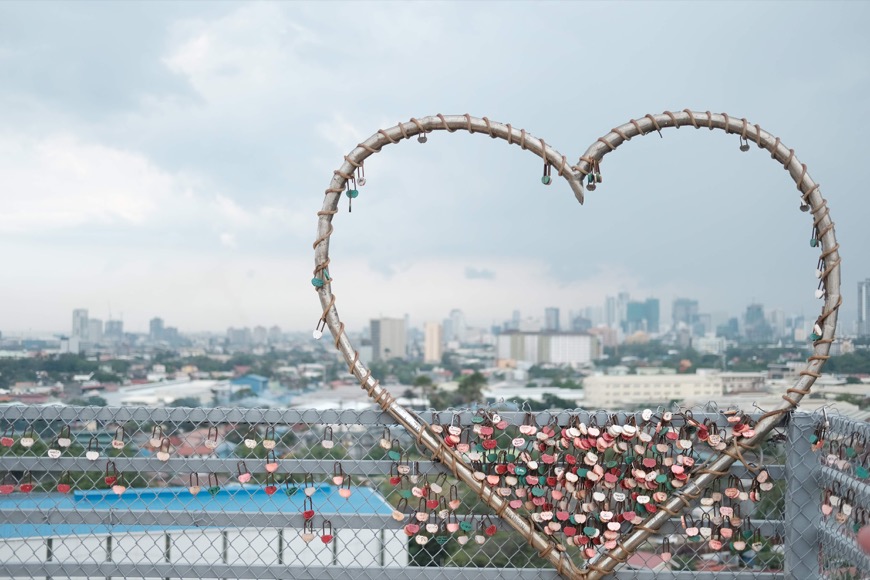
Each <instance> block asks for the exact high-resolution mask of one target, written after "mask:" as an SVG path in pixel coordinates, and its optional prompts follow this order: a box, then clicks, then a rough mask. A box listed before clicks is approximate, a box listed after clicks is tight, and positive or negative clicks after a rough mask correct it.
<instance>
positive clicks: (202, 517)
mask: <svg viewBox="0 0 870 580" xmlns="http://www.w3.org/2000/svg"><path fill="white" fill-rule="evenodd" d="M330 508H332V509H334V507H333V506H327V507H326V508H321V509H319V510H318V514H317V515H318V516H320V517H323V518H326V519H329V520H330V521H331V522H332V525H333V526H334V527H335V528H336V529H341V528H349V529H355V530H360V529H370V530H378V529H401V528H402V526H403V525H404V524H405V523H407V518H406V519H405V520H403V521H396V520H394V519H393V518H392V516H390V515H352V514H340V513H335V512H331V511H330ZM408 515H410V514H408ZM469 515H470V514H457V518H458V519H459V520H463V519H466V518H467V517H469ZM0 520H2V521H3V523H5V524H37V525H39V524H52V525H58V524H71V525H77V524H88V525H106V526H166V527H219V528H255V527H261V528H301V527H302V523H303V521H304V520H303V518H302V515H301V514H300V513H291V512H271V513H270V512H238V511H222V512H210V511H204V510H203V511H179V510H167V511H159V512H158V511H147V510H115V509H112V510H94V509H87V510H70V509H48V510H40V509H23V508H16V509H0ZM493 525H495V526H496V527H497V528H498V529H499V530H510V529H511V528H510V526H508V525H507V524H505V523H504V522H502V521H501V520H498V519H494V520H493ZM752 525H753V526H754V527H757V528H758V529H760V530H761V533H762V534H765V535H766V536H768V537H770V536H774V535H781V534H782V533H783V531H784V529H785V525H784V522H783V521H782V520H755V519H753V520H752ZM89 533H90V532H89ZM660 533H661V534H682V533H684V531H683V527H682V524H681V523H680V520H679V518H671V519H670V520H669V521H668V522H667V523H665V524H664V526H662V528H661V530H660Z"/></svg>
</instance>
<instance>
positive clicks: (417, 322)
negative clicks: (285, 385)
mask: <svg viewBox="0 0 870 580" xmlns="http://www.w3.org/2000/svg"><path fill="white" fill-rule="evenodd" d="M867 283H868V288H870V280H868V282H867ZM611 300H612V301H614V304H613V305H612V304H610V302H611ZM617 300H624V301H625V304H623V305H622V310H621V312H619V313H610V312H608V309H609V308H611V307H612V306H614V305H615V302H616V301H617ZM652 302H654V303H655V304H656V306H657V307H659V308H660V309H659V311H658V313H657V316H656V326H655V328H646V327H645V326H644V327H638V326H636V325H632V322H637V320H634V321H633V320H632V313H631V310H630V309H629V308H628V306H629V305H632V304H633V305H636V306H643V305H647V306H648V305H649V304H650V303H652ZM699 304H701V303H700V301H699V300H697V299H694V298H688V297H685V296H681V297H678V298H675V299H673V300H670V301H667V300H661V299H659V298H658V297H654V296H645V297H644V298H643V299H640V298H637V297H634V296H632V295H631V294H629V293H627V292H622V293H620V294H619V295H618V296H606V297H605V300H604V302H603V304H601V305H588V306H581V307H574V308H562V307H558V306H552V305H551V306H546V307H544V308H542V309H540V311H532V310H523V309H519V308H513V309H510V310H509V311H506V312H505V313H504V315H502V316H501V317H496V318H493V319H492V320H489V321H480V322H474V321H469V319H468V317H467V315H466V313H465V311H464V310H463V309H462V308H451V309H450V311H449V312H447V313H445V314H446V316H444V315H442V316H440V317H439V316H434V317H431V318H424V317H419V316H415V315H414V314H413V313H403V314H401V315H399V314H396V315H394V316H392V317H390V316H379V317H370V318H369V319H368V320H367V322H366V323H365V324H364V325H362V327H361V328H354V327H349V330H350V331H351V332H358V331H360V330H362V329H364V328H367V327H368V326H369V324H370V323H371V321H373V320H377V319H390V318H395V319H398V318H400V317H401V318H402V319H403V320H405V321H406V322H408V323H409V326H408V327H407V328H408V329H411V328H414V329H418V330H425V327H426V325H428V324H430V323H437V324H438V325H439V326H440V327H441V328H442V332H443V341H444V342H445V343H446V342H450V341H452V340H462V338H463V336H462V333H463V332H465V330H466V329H469V328H475V329H484V330H489V329H491V328H495V327H498V328H501V329H502V330H504V331H509V330H511V329H513V330H528V328H525V326H528V325H532V327H534V328H535V330H536V331H537V330H540V331H544V332H548V331H556V332H576V331H577V330H578V329H577V328H575V324H576V321H577V320H578V319H581V320H585V321H586V322H588V324H589V325H591V326H592V327H595V326H608V327H611V328H618V329H620V330H621V331H622V332H624V333H625V334H626V335H628V334H632V333H633V332H636V331H638V330H642V331H644V332H649V334H652V335H656V334H662V333H665V332H668V331H670V330H671V329H672V328H674V327H675V326H676V323H677V322H684V323H686V325H687V326H689V327H692V326H693V325H695V324H696V323H697V324H700V325H701V326H704V325H705V327H706V330H707V332H708V333H710V332H715V330H716V326H717V325H719V324H722V323H725V322H726V321H727V320H729V319H731V318H737V319H738V320H740V321H741V323H742V322H743V320H744V317H745V315H746V312H747V309H748V308H751V307H753V306H761V308H762V309H763V311H764V313H765V317H767V318H769V317H770V316H780V317H784V318H788V319H790V318H801V319H805V320H806V321H807V322H806V323H807V324H808V320H809V318H808V317H807V316H806V315H805V314H803V313H798V312H788V311H785V310H783V309H781V308H777V307H775V306H771V305H766V304H763V303H759V302H749V303H747V304H746V305H745V306H744V307H743V308H742V309H740V310H739V311H737V312H728V311H725V310H722V309H718V308H715V307H713V308H712V309H711V308H702V307H699ZM868 304H870V301H868ZM691 305H694V307H692V306H691ZM687 308H689V309H690V310H686V309H687ZM692 308H693V309H692ZM868 308H870V306H868ZM774 313H775V314H774ZM71 315H72V323H71V327H70V325H69V323H68V324H67V328H65V329H55V330H24V331H22V330H18V329H9V328H0V333H2V334H3V336H40V335H41V336H50V335H58V336H60V335H63V336H68V337H72V338H79V339H81V340H88V339H89V338H90V335H91V334H93V333H94V329H95V328H96V329H97V330H96V332H97V333H98V334H99V335H101V336H102V334H103V333H104V332H105V333H106V334H107V335H110V336H119V335H120V334H122V333H123V332H128V333H133V334H145V335H150V336H151V338H154V339H156V338H160V335H161V334H162V332H163V329H164V323H165V320H164V317H161V316H151V317H149V318H148V319H147V323H146V325H145V327H144V328H138V329H137V328H131V327H130V326H129V325H128V324H127V323H126V322H125V321H124V319H123V318H122V317H114V318H105V319H103V318H96V317H95V316H94V314H93V313H92V312H91V310H90V309H88V308H84V307H79V308H74V309H73V310H72V311H71ZM508 315H510V316H508ZM614 316H615V318H613V319H611V317H614ZM699 317H700V321H699V320H697V319H698V318H699ZM67 318H68V320H69V314H68V316H67ZM95 325H96V326H95ZM454 327H455V329H454ZM104 328H105V330H104ZM256 328H263V329H271V328H278V329H280V330H281V331H282V332H293V333H297V332H310V331H311V330H312V329H310V328H292V327H286V326H283V325H281V324H277V323H276V322H275V321H272V322H268V321H263V322H259V323H255V324H249V325H241V326H238V328H237V327H236V326H228V327H226V328H223V329H222V328H217V327H214V328H204V329H187V328H183V327H180V326H178V325H175V326H172V327H169V326H166V327H165V329H166V330H168V331H170V332H171V333H175V334H179V333H180V334H197V333H206V334H218V335H220V334H226V333H232V332H233V331H234V330H239V331H241V330H243V329H247V330H248V331H250V330H251V329H256ZM699 328H700V327H699ZM856 330H860V329H857V328H856ZM694 334H695V335H696V336H699V335H703V333H701V332H700V331H694ZM840 334H852V332H841V333H840Z"/></svg>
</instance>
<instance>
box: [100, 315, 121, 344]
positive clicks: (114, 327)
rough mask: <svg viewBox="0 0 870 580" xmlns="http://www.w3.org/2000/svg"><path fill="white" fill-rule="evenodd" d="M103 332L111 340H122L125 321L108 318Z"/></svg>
mask: <svg viewBox="0 0 870 580" xmlns="http://www.w3.org/2000/svg"><path fill="white" fill-rule="evenodd" d="M103 334H104V335H105V336H106V338H108V339H110V340H120V339H121V338H123V337H124V321H123V320H107V321H106V328H105V331H104V332H103Z"/></svg>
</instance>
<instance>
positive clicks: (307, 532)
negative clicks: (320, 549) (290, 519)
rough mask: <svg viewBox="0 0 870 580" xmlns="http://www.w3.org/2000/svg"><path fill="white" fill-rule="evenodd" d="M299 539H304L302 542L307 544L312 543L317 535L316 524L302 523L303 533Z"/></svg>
mask: <svg viewBox="0 0 870 580" xmlns="http://www.w3.org/2000/svg"><path fill="white" fill-rule="evenodd" d="M299 537H301V538H302V541H303V542H305V543H306V544H308V543H310V542H311V541H312V540H314V538H315V537H316V535H315V534H314V522H311V521H305V522H303V523H302V532H301V533H300V534H299Z"/></svg>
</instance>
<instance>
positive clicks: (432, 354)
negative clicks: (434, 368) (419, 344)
mask: <svg viewBox="0 0 870 580" xmlns="http://www.w3.org/2000/svg"><path fill="white" fill-rule="evenodd" d="M442 344H443V337H442V336H441V325H440V324H438V323H437V322H427V323H426V324H424V325H423V362H427V363H440V362H441V355H442V354H443V348H442Z"/></svg>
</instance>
